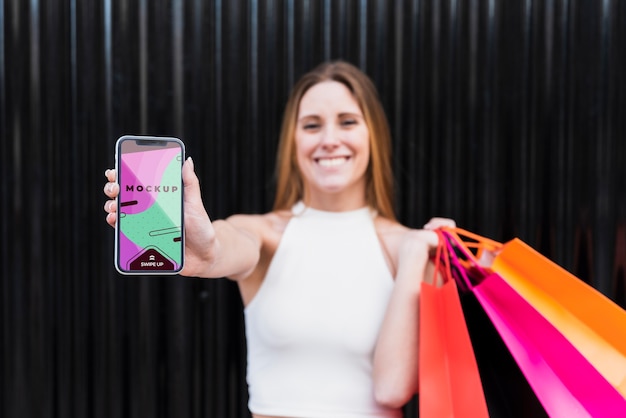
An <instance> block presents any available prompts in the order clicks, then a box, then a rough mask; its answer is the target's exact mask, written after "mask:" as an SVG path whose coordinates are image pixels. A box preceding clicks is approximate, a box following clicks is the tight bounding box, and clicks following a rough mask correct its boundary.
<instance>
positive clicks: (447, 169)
mask: <svg viewBox="0 0 626 418" xmlns="http://www.w3.org/2000/svg"><path fill="white" fill-rule="evenodd" d="M624 51H626V3H625V2H623V1H620V0H506V1H505V0H412V1H410V0H407V1H401V0H395V1H388V0H256V1H253V0H248V1H244V0H214V1H202V0H170V1H166V0H100V1H96V0H85V1H83V0H47V1H43V0H28V1H25V0H0V153H1V154H0V182H1V183H0V196H1V199H2V200H1V203H0V214H1V216H0V228H1V241H0V248H1V254H2V262H1V263H0V272H1V276H2V279H1V288H0V291H1V300H0V318H1V334H0V339H1V343H0V353H1V359H2V361H1V363H0V367H1V371H0V376H1V386H0V402H1V404H0V415H1V416H3V417H10V418H13V417H15V418H23V417H24V418H25V417H37V418H40V417H42V418H44V417H95V418H104V417H106V418H109V417H110V418H116V417H120V418H121V417H220V418H221V417H246V416H248V412H247V410H246V396H247V395H246V387H245V345H244V339H243V329H242V310H241V303H240V301H239V298H238V294H237V290H236V287H235V286H234V285H233V284H232V283H229V282H227V281H222V280H217V281H203V280H194V279H187V278H157V277H141V278H128V277H121V276H118V275H117V274H116V273H115V270H114V268H113V263H112V251H113V250H112V249H113V231H112V230H111V229H110V228H109V227H108V226H107V225H106V224H105V222H104V212H103V210H102V205H103V204H104V201H105V197H104V195H103V193H102V187H103V185H104V177H103V172H104V170H105V169H106V168H107V167H111V166H112V165H113V163H114V157H113V156H114V152H113V145H114V142H115V140H116V139H117V137H118V136H120V135H122V134H152V135H175V136H178V137H180V138H182V139H183V140H184V141H185V142H186V144H187V151H188V154H189V155H191V156H193V157H194V161H195V163H196V169H197V172H198V173H199V175H200V177H201V182H202V188H203V193H204V198H205V204H206V207H207V209H208V210H209V213H210V214H211V216H212V217H214V218H218V217H224V216H227V215H228V214H231V213H234V212H259V211H266V210H268V209H269V208H270V207H271V203H272V190H273V189H272V188H273V162H274V153H275V148H276V141H277V134H278V129H279V125H280V119H281V116H282V110H283V105H284V102H285V100H286V97H287V93H288V88H289V86H291V85H292V83H293V82H294V81H295V80H296V79H297V78H298V77H299V76H300V75H301V74H302V73H303V72H304V71H306V70H308V69H310V68H311V67H312V66H314V65H315V64H317V63H319V62H320V61H322V60H326V59H336V58H342V59H345V60H348V61H351V62H353V63H355V64H356V65H358V66H359V67H361V68H362V69H363V70H365V71H366V72H367V73H368V74H369V75H370V76H371V77H372V79H373V80H374V81H375V83H376V85H377V86H378V88H379V90H380V94H381V98H382V101H383V103H384V106H385V109H386V111H387V114H388V117H389V121H390V124H391V128H392V133H393V137H394V150H395V154H394V169H395V173H396V178H397V203H398V216H399V218H400V219H401V220H402V221H403V222H405V223H406V224H409V225H411V226H420V225H422V224H423V223H424V222H426V221H427V220H428V218H430V217H431V216H448V217H452V218H454V219H456V220H457V222H458V223H459V225H461V226H463V227H465V228H466V229H470V230H473V231H475V232H478V233H481V234H483V235H487V236H489V237H492V238H495V239H497V240H501V241H503V240H507V239H509V238H512V237H514V236H518V237H520V238H522V239H523V240H525V241H526V242H528V243H529V244H531V245H532V246H534V247H535V248H537V249H539V250H540V251H541V252H543V253H544V254H545V255H547V256H549V257H550V258H552V259H553V260H555V261H556V262H558V263H559V264H561V265H562V266H564V267H565V268H567V269H568V270H570V271H572V272H573V273H575V274H576V275H578V276H579V277H580V278H581V279H583V280H586V281H588V282H589V283H591V284H593V285H594V286H595V287H597V288H598V289H599V290H601V291H602V292H604V293H605V294H607V295H609V296H611V297H612V298H614V299H615V300H616V301H617V302H618V303H620V304H621V305H622V306H624V305H625V303H626V290H625V286H624V284H625V279H624V272H625V266H626V81H625V78H624V74H626V59H625V56H626V54H625V53H624ZM583 303H584V302H583ZM616 332H617V331H616Z"/></svg>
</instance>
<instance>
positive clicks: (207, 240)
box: [104, 158, 215, 276]
mask: <svg viewBox="0 0 626 418" xmlns="http://www.w3.org/2000/svg"><path fill="white" fill-rule="evenodd" d="M104 174H105V177H106V179H107V183H106V184H105V186H104V194H105V195H106V196H108V197H109V199H110V200H107V201H106V202H105V204H104V210H105V212H107V215H106V222H107V223H108V224H109V225H111V226H112V227H115V226H116V220H117V213H116V212H117V198H118V195H119V191H120V188H119V184H118V183H117V173H116V170H115V169H107V170H106V171H105V173H104ZM182 178H183V187H184V195H183V196H184V203H183V209H184V218H185V264H184V267H183V269H182V270H181V271H180V274H181V275H183V276H199V275H200V274H201V272H202V271H203V269H206V267H207V264H206V263H207V260H210V257H211V255H210V254H211V250H212V248H213V247H214V245H215V231H214V229H213V225H212V224H211V220H210V218H209V215H208V214H207V212H206V210H205V208H204V205H203V203H202V197H201V193H200V183H199V180H198V177H197V176H196V174H195V171H194V165H193V160H192V159H191V158H187V160H186V161H185V162H184V164H183V168H182Z"/></svg>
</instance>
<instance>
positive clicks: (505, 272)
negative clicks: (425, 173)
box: [453, 228, 626, 397]
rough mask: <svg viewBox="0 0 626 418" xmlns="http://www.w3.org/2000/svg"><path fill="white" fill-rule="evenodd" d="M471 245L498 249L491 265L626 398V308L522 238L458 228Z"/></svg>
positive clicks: (457, 231) (458, 231) (457, 230)
mask: <svg viewBox="0 0 626 418" xmlns="http://www.w3.org/2000/svg"><path fill="white" fill-rule="evenodd" d="M453 231H454V232H456V233H457V234H458V235H459V236H461V237H463V238H464V240H465V242H466V243H467V244H468V245H469V246H477V247H479V248H490V249H495V250H496V252H497V255H496V256H495V259H494V260H493V264H492V266H491V269H492V270H493V271H494V272H496V273H498V274H499V275H500V276H501V277H502V278H503V279H504V280H505V281H506V282H507V283H508V284H509V285H510V286H511V287H512V288H513V289H515V291H516V292H517V293H519V294H520V295H521V296H522V297H523V298H524V299H526V300H527V301H528V302H529V303H530V304H531V305H532V306H533V307H534V308H535V309H536V310H537V311H538V312H539V313H541V315H542V316H543V317H544V318H546V319H547V320H548V321H549V322H550V323H551V324H552V325H553V326H554V327H555V328H556V329H558V330H559V332H561V334H563V335H564V336H565V337H566V338H567V339H568V340H569V341H570V342H571V343H572V345H573V346H574V347H575V348H576V349H577V350H578V351H579V352H580V353H581V354H582V355H583V356H584V357H585V358H586V359H587V360H588V361H589V363H591V365H592V366H593V367H594V368H595V369H596V370H598V372H599V373H600V374H601V375H602V376H603V377H604V378H605V379H606V380H607V381H608V382H609V383H610V384H611V385H612V386H613V387H615V388H616V389H617V390H618V391H619V392H620V393H621V394H622V396H624V397H626V311H625V310H623V309H622V308H620V307H619V306H618V305H617V304H616V303H614V302H613V301H612V300H610V299H609V298H607V297H606V296H605V295H603V294H602V293H600V292H599V291H598V290H596V289H595V288H593V287H592V286H590V285H588V284H586V283H585V282H583V281H582V280H580V279H579V278H577V277H576V276H574V275H573V274H571V273H569V272H568V271H567V270H565V269H564V268H562V267H560V266H559V265H557V264H556V263H554V262H553V261H551V260H549V259H548V258H546V257H545V256H543V255H541V254H540V253H539V252H538V251H536V250H534V249H533V248H531V247H530V246H529V245H527V244H526V243H524V242H523V241H521V240H520V239H518V238H515V239H513V240H511V241H509V242H507V243H505V244H500V243H497V242H495V241H492V240H489V239H487V238H485V237H481V236H480V235H476V234H473V233H471V232H468V231H465V230H462V229H459V228H456V229H454V230H453Z"/></svg>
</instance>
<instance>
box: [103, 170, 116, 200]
mask: <svg viewBox="0 0 626 418" xmlns="http://www.w3.org/2000/svg"><path fill="white" fill-rule="evenodd" d="M104 176H105V177H106V178H107V180H108V182H107V183H106V184H105V185H104V194H105V195H107V196H108V197H110V198H111V199H115V198H116V197H117V195H118V194H119V192H120V187H119V185H118V184H117V182H116V173H115V170H112V169H107V170H106V171H105V172H104Z"/></svg>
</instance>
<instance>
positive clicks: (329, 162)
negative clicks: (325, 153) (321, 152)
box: [318, 157, 348, 167]
mask: <svg viewBox="0 0 626 418" xmlns="http://www.w3.org/2000/svg"><path fill="white" fill-rule="evenodd" d="M347 160H348V159H347V158H346V157H337V158H320V159H319V160H318V164H319V165H321V166H322V167H335V166H338V165H341V164H343V163H345V162H346V161H347Z"/></svg>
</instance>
